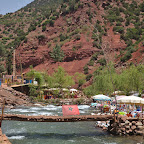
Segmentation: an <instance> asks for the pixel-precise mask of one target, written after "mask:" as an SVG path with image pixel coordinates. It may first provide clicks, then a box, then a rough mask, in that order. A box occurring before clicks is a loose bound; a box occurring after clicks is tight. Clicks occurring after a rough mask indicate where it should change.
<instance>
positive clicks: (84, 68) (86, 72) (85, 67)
mask: <svg viewBox="0 0 144 144" xmlns="http://www.w3.org/2000/svg"><path fill="white" fill-rule="evenodd" d="M83 70H84V74H88V66H87V65H85V66H84V67H83Z"/></svg>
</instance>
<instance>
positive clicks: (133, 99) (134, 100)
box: [117, 96, 144, 105]
mask: <svg viewBox="0 0 144 144" xmlns="http://www.w3.org/2000/svg"><path fill="white" fill-rule="evenodd" d="M117 103H119V104H135V105H144V99H142V98H140V97H137V96H127V97H123V98H120V99H118V100H117Z"/></svg>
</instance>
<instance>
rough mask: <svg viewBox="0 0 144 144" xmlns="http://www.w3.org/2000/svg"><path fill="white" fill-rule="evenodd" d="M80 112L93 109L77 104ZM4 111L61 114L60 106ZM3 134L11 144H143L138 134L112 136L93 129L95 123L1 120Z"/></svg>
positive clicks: (89, 111)
mask: <svg viewBox="0 0 144 144" xmlns="http://www.w3.org/2000/svg"><path fill="white" fill-rule="evenodd" d="M78 107H79V110H80V113H81V114H90V113H91V112H94V109H92V108H90V107H89V106H87V105H80V106H78ZM5 113H16V114H26V115H62V108H61V106H53V105H48V106H35V107H18V108H16V109H11V110H10V109H6V110H5ZM2 130H3V133H5V134H6V136H7V137H8V138H9V140H10V142H11V143H12V144H73V143H75V144H144V140H143V138H142V137H137V136H132V137H116V136H112V135H110V134H108V133H107V132H104V131H102V130H101V129H100V128H95V122H67V123H66V122H64V123H62V122H59V123H52V122H51V123H50V122H47V123H41V122H19V121H3V123H2Z"/></svg>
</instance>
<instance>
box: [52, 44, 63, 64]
mask: <svg viewBox="0 0 144 144" xmlns="http://www.w3.org/2000/svg"><path fill="white" fill-rule="evenodd" d="M50 56H51V57H52V58H53V60H54V61H55V62H61V61H63V59H64V52H63V50H61V47H60V46H58V45H56V46H55V47H54V48H53V51H52V52H51V54H50Z"/></svg>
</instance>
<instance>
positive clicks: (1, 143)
mask: <svg viewBox="0 0 144 144" xmlns="http://www.w3.org/2000/svg"><path fill="white" fill-rule="evenodd" d="M0 144H11V143H10V142H9V140H8V138H7V137H6V135H5V134H2V130H1V128H0Z"/></svg>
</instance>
